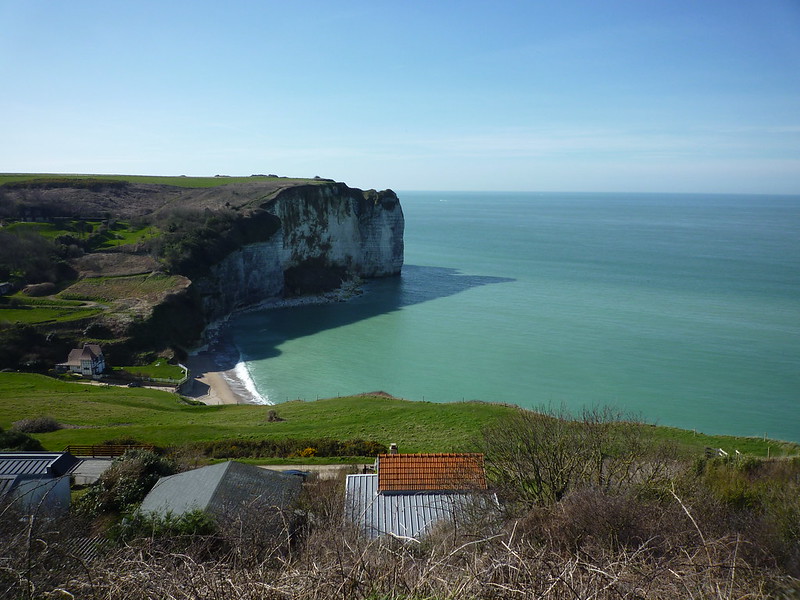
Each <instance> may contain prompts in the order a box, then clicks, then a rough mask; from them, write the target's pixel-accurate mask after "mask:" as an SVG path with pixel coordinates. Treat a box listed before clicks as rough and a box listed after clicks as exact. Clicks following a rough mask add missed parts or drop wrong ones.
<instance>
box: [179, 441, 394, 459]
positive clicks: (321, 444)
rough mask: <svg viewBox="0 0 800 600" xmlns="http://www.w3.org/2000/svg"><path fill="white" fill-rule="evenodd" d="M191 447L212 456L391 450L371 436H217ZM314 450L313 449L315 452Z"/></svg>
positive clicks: (331, 454)
mask: <svg viewBox="0 0 800 600" xmlns="http://www.w3.org/2000/svg"><path fill="white" fill-rule="evenodd" d="M187 449H189V450H192V451H194V452H195V453H196V454H198V455H201V456H206V457H208V458H288V457H295V456H304V457H308V456H318V457H338V456H377V455H378V454H384V453H386V452H388V448H387V447H386V446H385V445H384V444H381V443H379V442H373V441H370V440H361V439H354V440H344V441H342V440H335V439H333V438H316V439H304V440H303V439H291V438H282V439H266V440H237V439H228V440H216V441H213V442H195V443H193V444H189V445H188V446H187ZM312 451H313V452H312Z"/></svg>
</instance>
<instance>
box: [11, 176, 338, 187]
mask: <svg viewBox="0 0 800 600" xmlns="http://www.w3.org/2000/svg"><path fill="white" fill-rule="evenodd" d="M51 177H56V178H59V179H64V178H66V179H111V180H115V181H128V182H130V183H151V184H157V185H174V186H178V187H186V188H208V187H218V186H221V185H227V184H229V183H246V182H252V181H280V182H281V183H286V184H293V183H321V182H323V181H324V180H320V179H312V178H292V177H266V176H255V177H253V176H251V177H183V176H158V175H153V176H150V175H79V174H67V175H65V174H60V173H58V174H55V173H0V185H3V184H4V183H12V182H17V181H29V180H32V179H42V178H51Z"/></svg>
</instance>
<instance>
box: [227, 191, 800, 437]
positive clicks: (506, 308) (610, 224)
mask: <svg viewBox="0 0 800 600" xmlns="http://www.w3.org/2000/svg"><path fill="white" fill-rule="evenodd" d="M399 196H400V199H401V202H402V205H403V210H404V213H405V218H406V235H405V267H404V268H403V273H402V276H401V277H398V278H391V279H386V280H379V281H374V282H370V283H369V284H367V285H366V286H365V293H364V294H363V295H361V296H358V297H356V298H355V299H353V300H351V301H349V302H346V303H335V304H323V305H314V306H303V307H294V308H284V309H272V310H265V311H259V312H252V313H247V314H242V315H239V316H237V317H236V318H234V319H233V321H232V322H231V327H230V332H231V335H232V337H233V340H234V342H235V344H236V346H237V348H238V350H239V352H240V355H241V359H242V361H243V362H242V364H241V365H240V367H245V368H244V369H240V370H241V371H242V372H244V373H245V374H246V375H249V378H250V381H249V385H251V386H254V387H255V389H256V390H257V391H258V393H259V394H260V395H261V396H262V397H263V398H264V399H265V400H267V401H269V402H275V403H278V402H282V401H285V400H287V399H295V398H303V399H306V400H314V399H316V398H323V397H331V396H338V395H350V394H356V393H360V392H369V391H376V390H383V391H386V392H389V393H391V394H393V395H395V396H400V397H404V398H408V399H412V400H426V401H431V402H448V401H454V400H455V401H458V400H471V399H478V400H485V401H491V402H507V403H513V404H518V405H520V406H524V407H531V408H533V407H540V406H547V405H551V406H556V407H561V406H562V405H563V406H565V407H566V408H568V409H572V410H580V408H582V407H583V406H597V405H611V406H614V407H616V408H617V409H619V410H621V411H624V412H626V413H628V414H633V415H637V416H639V417H641V418H642V419H644V420H646V421H648V422H651V423H657V424H662V425H674V426H678V427H683V428H687V429H696V430H698V431H703V432H705V433H721V434H736V435H757V436H763V435H765V434H766V435H768V436H769V437H772V438H778V439H786V440H793V441H798V442H800V196H752V195H690V194H599V193H598V194H589V193H507V192H502V193H484V192H481V193H464V192H404V193H399ZM246 378H247V377H246Z"/></svg>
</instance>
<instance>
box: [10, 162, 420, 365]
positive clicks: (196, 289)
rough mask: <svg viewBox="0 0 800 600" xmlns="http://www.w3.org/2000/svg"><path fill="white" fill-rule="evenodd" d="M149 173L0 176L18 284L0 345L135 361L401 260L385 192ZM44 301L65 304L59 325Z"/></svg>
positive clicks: (379, 272) (396, 207)
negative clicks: (93, 349) (230, 317)
mask: <svg viewBox="0 0 800 600" xmlns="http://www.w3.org/2000/svg"><path fill="white" fill-rule="evenodd" d="M145 179H146V181H145ZM153 179H154V178H138V177H133V176H131V177H116V176H115V177H105V176H104V177H94V176H61V177H53V176H50V177H43V176H38V177H37V176H30V177H28V178H23V179H22V180H19V179H15V180H13V181H9V182H6V183H5V184H3V185H0V237H2V238H3V239H2V240H0V241H2V242H3V243H2V244H0V281H2V280H3V279H8V280H9V281H11V285H12V287H13V288H14V289H15V290H16V291H13V290H12V292H11V293H10V294H9V292H8V290H6V291H5V292H6V295H5V296H0V338H2V340H0V341H4V342H5V341H8V342H9V343H10V344H12V345H11V346H9V348H11V347H12V346H13V347H14V348H16V346H20V347H22V346H23V345H24V346H26V347H27V348H30V347H33V346H35V347H36V348H37V349H36V351H35V352H34V353H33V355H34V358H35V357H43V356H47V355H48V354H50V353H49V352H48V351H47V348H48V347H50V348H55V347H56V346H58V344H57V343H56V342H59V341H60V342H61V344H60V346H58V347H59V349H58V350H53V351H52V354H53V355H54V356H55V355H58V354H59V353H60V352H61V351H62V350H61V349H60V348H61V347H63V346H64V345H68V344H80V343H82V342H85V341H90V342H91V343H100V344H104V348H105V347H107V348H108V349H109V351H108V352H110V353H111V354H112V355H113V354H114V353H115V352H116V353H117V355H118V358H119V360H124V361H130V360H131V359H132V358H135V357H136V356H139V357H140V358H143V357H145V356H146V355H150V356H152V354H153V353H154V352H163V351H165V350H168V349H169V348H180V347H187V346H190V345H192V344H193V343H195V342H196V341H197V340H198V338H199V336H200V334H201V332H202V330H203V328H204V326H205V324H207V323H208V322H210V321H211V320H214V319H218V318H220V317H222V316H224V315H226V314H228V313H230V312H232V311H234V310H237V309H241V308H246V307H248V306H251V305H254V304H258V303H260V302H263V301H265V300H270V299H280V298H286V297H295V296H302V295H307V294H318V293H321V292H326V291H329V290H333V289H336V288H338V287H339V286H341V284H342V283H343V282H346V281H348V280H351V279H356V278H365V279H366V278H374V277H386V276H392V275H398V274H399V273H400V270H401V268H402V266H403V232H404V217H403V210H402V207H401V205H400V201H399V199H398V197H397V195H396V194H395V193H394V192H393V191H391V190H384V191H375V190H367V191H363V190H360V189H356V188H350V187H348V186H347V185H345V184H344V183H338V182H334V181H332V180H325V179H319V178H315V179H304V180H297V179H287V178H282V177H275V176H253V177H250V178H230V179H226V178H223V179H216V178H214V179H212V178H207V179H203V180H199V179H193V178H161V181H156V182H154V181H153ZM165 180H166V183H165V182H164V181H165ZM0 182H2V176H0ZM20 257H27V258H26V259H25V260H21V259H20ZM34 295H35V296H37V297H36V298H30V299H29V296H34ZM81 303H82V304H81ZM45 306H46V307H48V308H49V309H55V308H58V310H60V311H61V313H59V315H60V316H59V317H58V319H57V320H55V321H54V320H53V319H51V318H49V317H48V315H49V314H50V313H52V310H51V311H50V313H47V311H45V310H44V309H43V308H42V307H45ZM22 309H25V310H26V312H20V311H21V310H22ZM20 314H22V315H23V316H24V318H25V320H24V321H22V322H20V321H16V322H14V321H13V320H12V317H13V318H18V316H19V315H20ZM39 314H41V315H42V317H41V318H39V317H38V316H37V315H39ZM6 315H8V317H6V318H4V317H5V316H6ZM15 340H17V341H19V343H17V342H16V341H15ZM22 340H24V342H23V341H22ZM76 347H77V346H76ZM108 352H107V353H108ZM0 354H2V353H0ZM28 354H29V355H30V354H31V353H30V352H28ZM18 356H19V352H17V350H10V351H9V352H8V353H6V354H5V355H4V356H0V363H3V364H2V365H0V366H3V367H6V366H11V367H19V366H20V364H22V363H21V362H19V361H17V358H18ZM48 358H49V357H48ZM28 359H30V356H29V357H28ZM20 360H21V359H20ZM112 360H114V358H113V357H112ZM14 361H17V362H16V364H11V363H13V362H14ZM34 362H35V360H34ZM39 362H42V361H39ZM28 364H32V363H31V362H30V360H28Z"/></svg>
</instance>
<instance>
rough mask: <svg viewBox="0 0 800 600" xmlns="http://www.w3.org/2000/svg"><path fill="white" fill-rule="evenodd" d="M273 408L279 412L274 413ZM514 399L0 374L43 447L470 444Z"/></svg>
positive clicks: (767, 447) (445, 448)
mask: <svg viewBox="0 0 800 600" xmlns="http://www.w3.org/2000/svg"><path fill="white" fill-rule="evenodd" d="M270 410H274V411H276V412H277V414H278V416H280V417H281V418H282V419H284V420H283V421H277V422H270V421H268V420H267V417H268V412H269V411H270ZM516 410H517V408H516V407H513V406H509V405H502V404H491V403H484V402H456V403H447V404H437V403H433V402H415V401H408V400H401V399H396V398H390V397H384V396H380V395H362V396H350V397H343V398H328V399H322V400H317V401H312V402H303V401H293V402H287V403H284V404H278V405H275V406H257V405H227V406H193V405H190V404H188V403H186V402H184V401H183V400H182V399H181V398H180V397H179V396H177V395H175V394H172V393H169V392H164V391H159V390H152V389H148V388H120V387H114V386H107V385H88V384H81V383H70V382H65V381H60V380H56V379H52V378H49V377H45V376H42V375H35V374H26V373H0V427H3V428H7V427H10V425H11V424H12V423H13V422H14V421H18V420H20V419H25V418H31V417H39V416H49V417H53V418H54V419H55V420H57V421H58V422H59V423H61V424H63V425H64V426H65V427H64V428H63V429H61V430H59V431H53V432H50V433H43V434H36V436H35V437H36V438H37V439H39V440H40V441H41V443H42V445H43V446H44V447H45V448H47V449H48V450H61V449H63V448H64V447H65V446H67V445H69V444H99V443H102V442H104V441H106V440H110V439H114V438H120V437H130V438H134V439H137V440H139V441H142V442H147V443H152V444H156V445H158V446H179V445H182V444H186V443H190V442H196V441H212V440H222V439H237V438H238V439H266V438H273V439H282V438H304V439H309V438H323V437H329V438H335V439H343V440H344V439H355V438H361V439H365V440H374V441H377V442H381V443H384V444H387V445H388V444H389V443H392V442H395V443H397V444H398V446H399V447H400V449H401V450H402V451H403V452H456V451H469V450H473V449H476V441H477V439H478V438H479V437H480V432H481V430H482V429H483V428H484V427H485V426H488V425H491V424H493V423H495V422H496V421H497V420H499V419H501V418H503V417H505V416H507V415H509V414H511V413H513V412H514V411H516ZM644 427H646V431H647V432H648V433H649V434H650V435H653V436H654V437H657V438H659V439H665V440H670V441H673V442H675V443H676V444H678V445H680V446H681V447H683V448H684V449H687V450H689V451H694V452H697V453H701V452H703V451H704V449H705V448H706V447H712V448H723V449H724V450H725V451H726V452H728V453H730V454H734V452H735V451H736V450H739V451H740V452H742V453H747V454H752V455H755V456H767V454H768V453H769V455H770V456H787V455H795V456H796V455H800V446H798V445H797V444H792V443H788V442H777V441H775V440H763V439H761V438H741V437H731V436H710V435H704V434H700V433H694V432H692V431H683V430H678V429H673V428H664V427H653V426H644Z"/></svg>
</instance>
